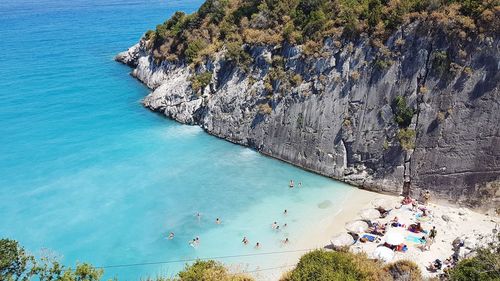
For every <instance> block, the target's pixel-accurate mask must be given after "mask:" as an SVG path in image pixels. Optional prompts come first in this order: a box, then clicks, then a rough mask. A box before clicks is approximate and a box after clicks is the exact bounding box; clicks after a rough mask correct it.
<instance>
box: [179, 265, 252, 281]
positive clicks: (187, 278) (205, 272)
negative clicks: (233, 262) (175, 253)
mask: <svg viewBox="0 0 500 281" xmlns="http://www.w3.org/2000/svg"><path fill="white" fill-rule="evenodd" d="M178 276H179V279H178V280H180V281H199V280H203V281H252V280H253V279H252V278H251V277H249V276H246V275H242V274H233V273H229V272H228V271H227V269H226V268H225V267H224V265H222V264H221V263H219V262H216V261H213V260H208V261H196V262H195V263H193V264H192V265H190V266H186V268H184V270H183V271H181V272H179V274H178Z"/></svg>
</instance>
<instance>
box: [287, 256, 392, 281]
mask: <svg viewBox="0 0 500 281" xmlns="http://www.w3.org/2000/svg"><path fill="white" fill-rule="evenodd" d="M283 280H286V281H299V280H315V281H337V280H338V281H344V280H347V281H364V280H366V281H368V280H370V281H371V280H390V276H389V275H388V274H387V273H386V272H385V271H384V270H382V268H381V266H380V264H378V263H376V262H374V261H372V260H369V259H368V258H367V257H366V256H365V255H361V254H353V253H349V252H333V251H324V250H315V251H312V252H310V253H308V254H305V255H304V256H302V257H301V258H300V261H299V263H298V264H297V267H296V268H295V269H293V270H292V271H291V272H290V273H289V274H287V275H286V276H284V277H283Z"/></svg>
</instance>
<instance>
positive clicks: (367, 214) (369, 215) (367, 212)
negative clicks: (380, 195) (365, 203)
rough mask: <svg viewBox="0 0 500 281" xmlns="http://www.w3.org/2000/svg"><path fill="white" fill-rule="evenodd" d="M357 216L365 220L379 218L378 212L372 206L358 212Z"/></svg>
mask: <svg viewBox="0 0 500 281" xmlns="http://www.w3.org/2000/svg"><path fill="white" fill-rule="evenodd" d="M359 216H360V217H361V218H362V219H365V220H373V219H378V218H380V212H379V211H377V210H375V209H373V208H370V209H363V210H361V211H360V212H359Z"/></svg>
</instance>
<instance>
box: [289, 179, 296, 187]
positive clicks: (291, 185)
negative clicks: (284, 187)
mask: <svg viewBox="0 0 500 281" xmlns="http://www.w3.org/2000/svg"><path fill="white" fill-rule="evenodd" d="M294 185H295V184H294V183H293V180H290V184H288V187H290V188H293V186H294Z"/></svg>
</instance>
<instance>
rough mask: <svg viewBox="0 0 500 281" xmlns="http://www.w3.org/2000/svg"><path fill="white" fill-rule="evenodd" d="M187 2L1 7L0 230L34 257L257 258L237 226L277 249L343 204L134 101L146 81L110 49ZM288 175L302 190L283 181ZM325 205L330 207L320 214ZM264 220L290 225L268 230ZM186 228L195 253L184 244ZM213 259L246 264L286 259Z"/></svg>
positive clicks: (146, 270)
mask: <svg viewBox="0 0 500 281" xmlns="http://www.w3.org/2000/svg"><path fill="white" fill-rule="evenodd" d="M186 2H188V1H160V0H156V1H148V0H124V1H117V0H103V1H97V0H77V1H66V0H64V1H63V0H41V1H35V0H32V1H27V0H21V1H19V0H3V1H1V2H0V38H1V40H0V50H1V51H2V56H0V97H1V99H0V136H1V137H0V217H1V219H0V236H1V237H10V238H15V239H17V240H19V241H20V242H21V243H22V244H23V245H25V246H26V247H27V248H28V249H29V250H31V251H33V252H35V253H38V252H39V251H40V249H42V248H47V249H50V251H52V252H53V253H55V254H56V255H58V256H60V258H61V259H62V260H63V262H64V263H66V264H68V265H73V264H75V262H76V261H88V262H91V263H93V264H94V265H96V266H101V265H115V264H131V263H141V262H154V261H170V260H180V259H191V258H195V257H213V256H226V255H239V254H251V253H256V250H254V249H253V248H252V247H250V246H249V247H242V245H241V244H240V241H241V238H242V237H243V236H244V235H246V236H248V238H249V239H250V241H251V242H252V244H253V243H255V242H256V241H260V242H261V243H262V244H263V247H262V249H260V250H259V251H261V252H270V251H279V250H283V248H281V246H280V243H279V241H280V239H283V237H289V238H290V239H291V241H292V242H293V241H294V239H296V238H297V237H298V235H300V234H301V233H303V231H304V230H305V229H307V228H308V226H309V225H310V223H311V221H312V220H313V219H314V218H315V217H316V216H317V215H321V214H323V215H324V214H325V213H331V212H335V211H337V210H338V209H339V208H340V204H339V203H340V202H341V201H342V200H344V199H345V198H346V197H347V195H348V194H349V192H350V191H352V189H351V188H350V187H348V186H346V185H342V184H340V183H337V182H334V181H331V180H329V179H326V178H323V177H320V176H317V175H314V174H311V173H307V172H304V171H302V170H300V169H297V168H295V167H292V166H290V165H287V164H285V163H282V162H279V161H276V160H273V159H270V158H266V157H263V156H261V155H259V154H257V153H256V152H254V151H252V150H250V149H247V148H243V147H240V146H236V145H233V144H230V143H228V142H225V141H222V140H220V139H217V138H214V137H211V136H209V135H207V134H205V133H204V132H203V131H202V130H201V129H199V128H197V127H191V126H184V125H179V124H177V123H175V122H172V121H170V120H166V119H165V118H162V117H161V116H159V115H156V114H153V113H151V112H150V111H148V110H146V109H144V108H142V107H141V105H140V103H139V101H140V99H141V98H143V97H144V96H145V95H146V94H147V92H148V90H147V89H146V88H145V87H144V86H143V85H141V84H140V83H138V82H137V81H136V80H134V79H132V78H131V77H129V76H128V75H127V74H128V72H129V71H130V69H128V68H127V67H125V66H122V65H120V64H118V63H115V62H114V61H113V60H112V59H113V56H114V55H115V54H116V53H118V52H119V51H122V50H124V49H126V48H127V47H129V46H131V45H132V44H134V43H135V42H136V41H137V40H138V38H139V37H140V35H141V34H142V33H143V32H144V31H145V30H147V29H150V28H154V26H155V25H156V24H157V23H160V22H163V21H164V20H165V19H166V18H167V17H168V16H169V15H170V14H172V13H173V12H174V11H175V10H184V11H187V12H191V11H194V10H195V9H196V8H197V7H198V6H199V5H200V3H201V1H189V4H187V3H186ZM290 178H293V179H295V180H296V181H299V180H301V181H303V182H304V188H303V189H301V190H299V189H297V188H296V189H294V190H289V189H288V188H287V183H288V180H289V179H290ZM323 200H330V201H332V202H333V203H334V204H333V205H332V206H331V207H329V208H327V209H319V208H318V206H317V204H318V203H320V202H321V201H323ZM285 208H286V209H288V210H289V214H288V215H287V216H286V217H284V216H283V215H282V211H283V209H285ZM196 212H201V213H202V219H201V221H200V222H198V220H197V219H196V218H195V216H194V214H195V213H196ZM216 217H221V218H222V220H223V224H222V225H216V224H214V223H213V221H214V220H215V218H216ZM274 220H278V221H279V222H280V223H282V222H287V223H288V224H289V226H288V228H287V230H286V231H282V232H280V233H274V232H273V231H271V229H270V224H271V223H272V221H274ZM170 231H173V232H175V233H176V237H175V239H174V240H172V241H170V240H167V239H165V237H166V235H167V234H168V233H169V232H170ZM195 236H200V239H201V243H200V246H199V247H198V248H197V249H194V248H192V247H190V246H189V245H188V243H187V241H188V240H190V239H192V238H193V237H195ZM286 249H287V250H288V249H294V247H293V243H292V244H291V245H290V246H289V247H288V248H286ZM222 261H224V262H227V263H244V264H248V267H245V268H248V269H249V270H252V269H254V268H255V267H256V266H275V265H280V264H281V263H282V262H283V261H282V258H280V257H279V256H276V255H266V256H253V257H239V258H232V259H229V258H228V259H223V260H222ZM182 266H183V263H182V262H180V263H177V262H176V263H169V264H154V265H148V266H133V267H118V268H109V269H107V270H106V276H108V277H110V276H118V277H120V279H122V280H135V279H137V278H138V277H139V276H145V275H152V276H154V275H156V274H165V275H172V274H175V272H177V271H178V270H179V269H180V268H182Z"/></svg>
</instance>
